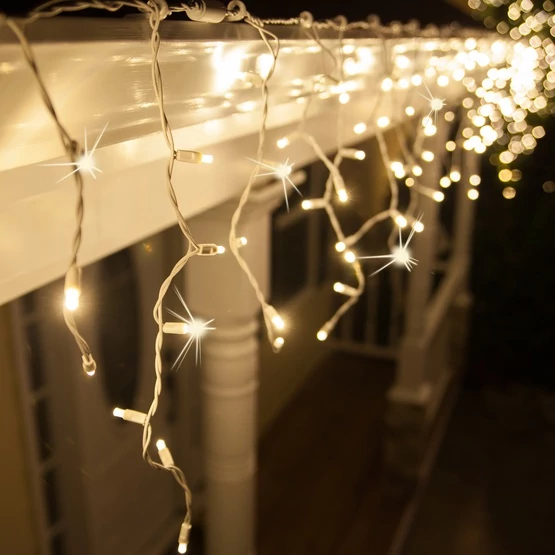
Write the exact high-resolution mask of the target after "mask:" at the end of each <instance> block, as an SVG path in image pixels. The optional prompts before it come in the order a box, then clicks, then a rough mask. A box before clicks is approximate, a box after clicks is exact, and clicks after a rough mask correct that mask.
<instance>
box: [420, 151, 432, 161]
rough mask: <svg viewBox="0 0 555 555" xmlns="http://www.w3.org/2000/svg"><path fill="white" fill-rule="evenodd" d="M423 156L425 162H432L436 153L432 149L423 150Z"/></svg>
mask: <svg viewBox="0 0 555 555" xmlns="http://www.w3.org/2000/svg"><path fill="white" fill-rule="evenodd" d="M421 156H422V160H424V161H425V162H431V161H432V160H433V159H434V153H433V152H432V151H431V150H423V151H422V154H421Z"/></svg>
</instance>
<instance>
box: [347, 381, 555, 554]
mask: <svg viewBox="0 0 555 555" xmlns="http://www.w3.org/2000/svg"><path fill="white" fill-rule="evenodd" d="M554 461H555V393H553V392H552V393H550V394H549V393H548V392H546V391H545V390H541V389H538V388H531V387H528V386H511V387H510V388H508V389H501V388H485V389H482V390H481V391H472V390H468V389H466V390H464V389H463V391H462V392H461V394H460V396H459V400H458V403H457V406H456V408H455V411H454V414H453V418H452V420H451V423H450V425H449V428H448V430H447V433H446V435H445V439H444V442H443V444H442V446H441V448H440V451H439V455H438V458H437V460H436V465H435V467H434V470H433V471H432V474H431V477H430V480H429V484H428V488H427V492H426V494H425V495H424V498H423V501H422V504H421V506H420V508H419V514H418V516H417V518H416V520H415V522H414V526H413V529H412V533H411V535H410V537H409V540H408V542H407V544H406V548H405V550H404V551H403V555H469V554H472V555H524V554H530V555H532V554H533V555H552V554H553V553H555V533H554V531H553V524H554V522H555V521H554V516H555V513H554V512H553V500H554V499H555V473H554V464H553V462H554ZM353 553H355V552H353ZM360 553H362V551H361V552H360Z"/></svg>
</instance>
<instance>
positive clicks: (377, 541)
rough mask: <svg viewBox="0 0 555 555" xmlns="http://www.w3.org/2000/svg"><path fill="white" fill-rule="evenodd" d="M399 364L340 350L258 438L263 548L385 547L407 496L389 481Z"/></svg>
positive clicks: (318, 551)
mask: <svg viewBox="0 0 555 555" xmlns="http://www.w3.org/2000/svg"><path fill="white" fill-rule="evenodd" d="M392 379H393V366H392V364H391V363H387V362H383V361H372V360H369V359H368V358H363V357H357V356H350V355H343V354H336V355H334V356H332V357H331V358H330V359H329V360H328V361H326V362H325V363H324V364H323V365H322V366H321V367H320V368H318V369H317V370H316V371H315V372H314V374H313V375H312V377H311V378H310V379H309V381H308V383H307V384H306V385H305V386H304V387H303V389H302V390H301V391H300V392H299V393H298V395H297V396H296V397H295V398H294V399H293V400H292V402H291V403H290V404H289V406H288V407H287V408H286V409H285V410H284V411H283V413H282V414H281V415H280V416H279V417H278V419H277V421H276V422H275V423H274V424H273V425H272V427H271V428H270V430H269V431H268V432H267V433H266V435H265V437H264V438H263V439H262V441H261V444H260V453H259V480H258V551H257V553H258V555H283V554H287V555H332V554H333V555H359V554H360V555H362V554H372V555H386V554H387V551H388V547H389V545H390V543H391V540H392V537H393V534H394V531H395V528H396V526H397V524H398V522H399V519H400V516H401V513H402V509H403V507H404V502H405V501H406V499H395V498H394V497H392V496H391V495H390V494H389V493H388V492H387V491H386V489H387V488H386V487H385V484H384V476H383V465H382V440H383V433H384V418H383V417H384V410H385V392H386V390H387V388H388V386H389V385H390V383H391V381H392Z"/></svg>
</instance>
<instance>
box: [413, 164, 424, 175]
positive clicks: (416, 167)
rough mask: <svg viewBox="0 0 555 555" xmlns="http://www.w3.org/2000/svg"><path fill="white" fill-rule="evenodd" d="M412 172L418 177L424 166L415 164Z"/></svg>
mask: <svg viewBox="0 0 555 555" xmlns="http://www.w3.org/2000/svg"><path fill="white" fill-rule="evenodd" d="M411 171H412V174H413V175H416V177H420V176H421V175H422V166H419V165H418V164H415V165H414V166H413V167H412V170H411Z"/></svg>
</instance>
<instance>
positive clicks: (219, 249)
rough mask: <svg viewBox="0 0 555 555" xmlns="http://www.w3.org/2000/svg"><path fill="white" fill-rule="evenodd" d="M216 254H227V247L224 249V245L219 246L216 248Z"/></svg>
mask: <svg viewBox="0 0 555 555" xmlns="http://www.w3.org/2000/svg"><path fill="white" fill-rule="evenodd" d="M216 252H217V253H218V254H223V253H224V252H225V247H224V246H223V245H218V246H217V247H216Z"/></svg>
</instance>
